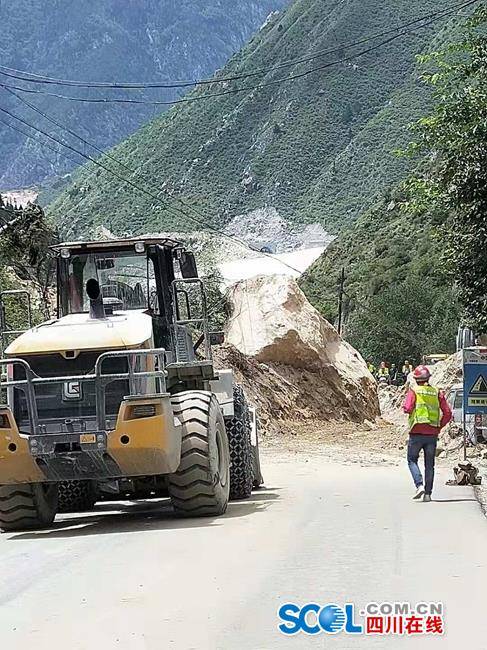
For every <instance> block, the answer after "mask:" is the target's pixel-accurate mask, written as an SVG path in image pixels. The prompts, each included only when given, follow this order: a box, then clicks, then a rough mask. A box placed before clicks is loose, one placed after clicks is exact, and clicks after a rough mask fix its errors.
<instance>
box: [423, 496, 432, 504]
mask: <svg viewBox="0 0 487 650" xmlns="http://www.w3.org/2000/svg"><path fill="white" fill-rule="evenodd" d="M430 502H431V494H425V495H424V497H423V503H430Z"/></svg>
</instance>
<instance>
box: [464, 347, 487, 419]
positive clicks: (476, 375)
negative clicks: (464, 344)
mask: <svg viewBox="0 0 487 650" xmlns="http://www.w3.org/2000/svg"><path fill="white" fill-rule="evenodd" d="M463 412H464V415H467V414H474V413H487V348H465V349H464V350H463Z"/></svg>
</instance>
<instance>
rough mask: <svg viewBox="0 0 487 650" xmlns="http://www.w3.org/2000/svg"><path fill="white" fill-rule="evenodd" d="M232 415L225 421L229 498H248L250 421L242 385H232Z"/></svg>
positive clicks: (251, 476) (252, 479)
mask: <svg viewBox="0 0 487 650" xmlns="http://www.w3.org/2000/svg"><path fill="white" fill-rule="evenodd" d="M233 406H234V416H233V418H232V419H231V420H230V421H229V422H227V434H228V444H229V445H230V462H231V465H230V499H248V498H249V497H250V496H251V494H252V487H253V483H254V473H253V468H252V442H251V427H252V425H251V421H250V412H249V405H248V403H247V398H246V397H245V393H244V391H243V388H242V386H240V385H238V384H236V385H235V386H234V387H233Z"/></svg>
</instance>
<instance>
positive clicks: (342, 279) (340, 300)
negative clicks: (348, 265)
mask: <svg viewBox="0 0 487 650" xmlns="http://www.w3.org/2000/svg"><path fill="white" fill-rule="evenodd" d="M344 293H345V267H344V266H343V267H342V272H341V273H340V292H339V294H338V333H339V334H340V336H341V335H342V331H343V295H344Z"/></svg>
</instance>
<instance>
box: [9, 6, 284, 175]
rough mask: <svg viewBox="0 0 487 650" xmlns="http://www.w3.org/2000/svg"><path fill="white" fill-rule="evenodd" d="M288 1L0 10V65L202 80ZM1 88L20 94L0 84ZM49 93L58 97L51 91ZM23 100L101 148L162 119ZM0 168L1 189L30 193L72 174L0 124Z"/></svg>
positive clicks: (77, 74)
mask: <svg viewBox="0 0 487 650" xmlns="http://www.w3.org/2000/svg"><path fill="white" fill-rule="evenodd" d="M288 1H289V0H245V1H244V0H197V1H196V0H123V2H120V0H104V1H103V2H99V1H98V0H83V2H73V1H72V0H68V1H64V0H63V1H61V0H50V1H49V2H45V1H44V0H1V1H0V23H1V25H2V36H1V39H0V57H1V64H2V65H3V66H9V67H12V68H18V69H24V70H28V71H30V72H34V73H40V74H45V75H49V76H54V77H64V78H70V79H82V80H88V81H97V80H98V81H102V80H103V81H105V80H106V81H115V80H124V81H129V82H142V81H152V80H161V81H162V80H166V79H192V78H198V77H206V76H211V75H212V74H213V72H214V71H215V70H216V69H217V68H218V67H220V66H222V65H223V64H224V63H225V62H226V61H227V59H228V58H229V57H230V56H231V55H232V54H233V53H234V52H236V51H237V50H238V49H239V48H240V47H241V46H242V45H243V44H244V43H245V41H246V40H247V39H248V38H249V37H250V36H251V34H252V33H253V32H255V31H256V30H258V29H259V27H260V26H261V25H262V24H263V22H264V21H265V19H266V17H267V16H268V15H269V13H270V12H272V11H274V10H276V9H280V8H282V7H283V6H285V5H286V4H288ZM0 82H3V83H16V85H22V82H15V81H14V80H12V79H10V80H8V79H7V77H4V76H2V75H0ZM23 85H24V86H26V87H27V86H29V87H30V86H31V85H30V84H26V83H24V84H23ZM49 90H51V91H54V92H58V91H59V92H62V89H60V88H58V87H50V88H49ZM64 91H69V92H67V93H66V94H71V95H73V94H74V95H77V94H80V95H83V96H91V97H96V96H97V95H96V91H77V89H73V88H67V89H66V88H65V89H64ZM116 93H117V91H114V96H115V94H116ZM120 94H121V93H120V91H118V96H120ZM125 96H128V95H125ZM175 96H176V95H175V92H174V91H150V92H143V93H132V94H131V95H130V97H136V98H138V99H140V98H142V99H144V98H145V99H161V100H170V99H174V98H175ZM28 99H29V100H31V101H33V103H36V104H37V105H38V106H39V107H41V108H42V109H43V110H45V111H46V112H47V113H50V114H52V115H54V116H55V117H57V118H60V119H61V120H62V121H63V122H65V123H67V124H68V126H70V127H72V128H75V129H76V130H78V131H80V132H81V133H82V134H83V135H84V136H85V137H86V138H87V139H89V140H90V141H94V142H95V143H96V144H97V145H98V146H100V147H103V148H107V147H109V146H111V145H113V144H115V143H117V142H118V141H120V140H122V139H123V138H125V137H126V136H128V135H129V134H130V133H131V132H133V131H134V130H135V129H136V128H137V127H138V126H140V125H141V124H143V123H144V122H146V121H147V120H149V119H151V118H153V117H155V116H156V115H157V114H158V113H160V112H161V107H151V106H140V105H135V106H128V105H110V106H109V107H106V106H103V105H100V104H98V105H96V104H94V105H93V104H77V103H71V102H67V101H65V100H60V99H54V98H50V97H46V96H42V95H39V96H32V95H29V96H28ZM0 100H1V101H0V105H1V106H3V107H5V108H8V109H9V110H11V111H12V112H15V113H16V114H19V115H22V116H23V117H24V118H25V119H26V120H29V121H30V122H32V123H34V124H36V125H38V126H42V127H44V128H46V127H49V125H48V124H42V120H39V118H38V116H36V115H35V113H32V112H31V111H29V109H25V107H22V105H21V104H20V103H19V102H18V101H17V100H15V99H13V98H11V97H10V96H9V95H8V94H7V93H6V92H5V91H4V90H2V91H0ZM2 119H3V116H2ZM6 119H8V120H9V118H6ZM13 123H14V124H15V122H13ZM22 128H25V127H22ZM48 130H51V127H49V128H48ZM90 153H92V152H90ZM0 160H2V165H1V167H0V187H5V188H8V187H15V186H25V185H29V184H32V183H36V182H38V181H41V180H42V179H43V178H45V177H46V176H49V175H53V174H59V173H62V172H65V171H67V170H70V169H72V167H73V166H74V164H75V162H74V161H72V160H71V161H70V160H69V159H66V158H64V157H63V156H61V155H59V156H58V155H56V154H55V153H53V152H51V151H49V150H46V149H45V148H43V147H41V146H40V145H39V144H38V143H36V142H35V141H33V140H28V139H27V138H25V137H23V136H21V135H20V134H18V133H16V132H15V131H12V130H10V129H8V128H7V127H5V126H4V125H3V124H0ZM79 162H82V160H81V159H80V160H79Z"/></svg>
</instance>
